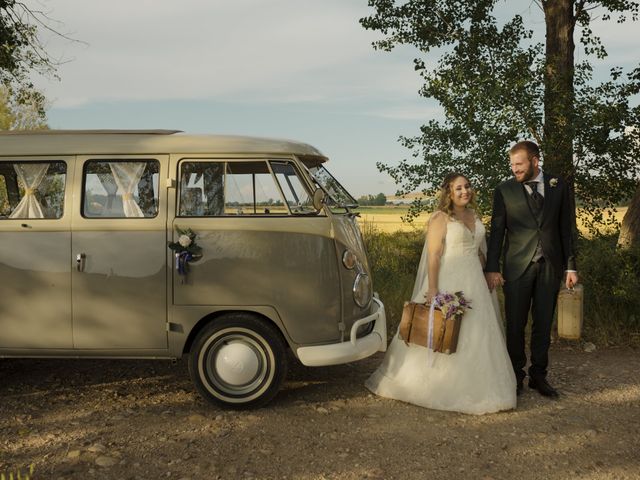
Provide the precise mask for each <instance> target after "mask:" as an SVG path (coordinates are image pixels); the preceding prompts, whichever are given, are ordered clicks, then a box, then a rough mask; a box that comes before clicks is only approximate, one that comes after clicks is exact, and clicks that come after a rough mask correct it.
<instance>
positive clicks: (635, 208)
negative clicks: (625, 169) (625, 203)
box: [618, 185, 640, 248]
mask: <svg viewBox="0 0 640 480" xmlns="http://www.w3.org/2000/svg"><path fill="white" fill-rule="evenodd" d="M639 244H640V185H638V188H636V193H635V194H634V195H633V198H632V199H631V203H630V204H629V208H628V209H627V213H625V215H624V218H623V219H622V227H621V229H620V236H619V237H618V246H619V247H622V248H628V247H630V246H632V245H639Z"/></svg>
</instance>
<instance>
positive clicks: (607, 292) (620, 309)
mask: <svg viewBox="0 0 640 480" xmlns="http://www.w3.org/2000/svg"><path fill="white" fill-rule="evenodd" d="M616 242H617V235H609V236H600V237H595V238H593V239H584V238H583V239H580V241H579V243H578V269H579V272H578V273H579V275H580V282H581V283H582V284H583V285H584V292H585V293H584V329H583V330H584V332H583V333H584V338H585V340H589V341H592V342H594V343H598V344H601V345H611V344H616V345H625V344H627V345H628V344H632V343H636V342H638V340H640V337H639V335H640V248H639V247H635V248H630V249H627V250H624V249H620V248H618V247H617V246H616Z"/></svg>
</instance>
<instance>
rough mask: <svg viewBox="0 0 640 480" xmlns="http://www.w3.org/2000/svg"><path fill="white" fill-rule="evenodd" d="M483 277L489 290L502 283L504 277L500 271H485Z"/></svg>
mask: <svg viewBox="0 0 640 480" xmlns="http://www.w3.org/2000/svg"><path fill="white" fill-rule="evenodd" d="M484 278H485V279H486V280H487V287H489V290H493V289H494V288H496V287H497V286H498V285H500V286H502V285H504V278H502V274H501V273H500V272H487V273H485V274H484Z"/></svg>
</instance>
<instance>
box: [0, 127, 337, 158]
mask: <svg viewBox="0 0 640 480" xmlns="http://www.w3.org/2000/svg"><path fill="white" fill-rule="evenodd" d="M168 153H193V154H198V153H199V154H202V153H215V154H225V153H229V154H257V153H266V154H274V155H283V154H289V155H291V154H294V155H297V156H298V157H300V159H301V160H302V161H303V162H304V163H305V164H307V165H312V164H316V165H317V164H318V163H322V162H325V161H326V160H327V157H325V156H324V155H323V154H322V153H321V152H320V151H319V150H317V149H316V148H315V147H312V146H311V145H308V144H306V143H302V142H295V141H292V140H282V139H274V138H260V137H246V136H235V135H193V134H187V133H184V132H182V131H180V130H15V131H6V132H0V156H4V157H6V156H11V157H16V156H39V155H47V156H55V155H122V154H168Z"/></svg>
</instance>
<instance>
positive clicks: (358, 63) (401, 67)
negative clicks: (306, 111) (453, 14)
mask: <svg viewBox="0 0 640 480" xmlns="http://www.w3.org/2000/svg"><path fill="white" fill-rule="evenodd" d="M47 5H48V6H49V7H50V8H51V9H52V11H51V15H52V16H53V17H54V18H56V19H59V20H61V21H63V22H64V29H65V30H68V31H71V32H73V33H72V36H73V37H74V38H76V39H78V40H81V41H83V42H86V43H87V44H88V45H84V44H79V43H75V44H73V43H69V42H65V41H62V40H61V39H59V38H55V37H53V38H51V39H49V47H48V49H49V51H51V53H53V54H54V55H56V56H62V57H66V58H72V59H73V61H70V62H68V63H65V64H63V65H62V66H61V67H60V69H59V74H60V76H61V77H62V82H60V83H55V82H40V84H41V85H43V86H44V88H45V90H46V93H47V96H48V97H49V98H52V99H54V101H55V106H56V107H73V106H78V105H80V104H82V103H83V102H87V103H91V102H98V101H111V100H125V101H127V100H159V99H162V100H172V99H218V100H220V99H223V100H230V99H233V100H260V101H278V102H286V101H300V100H303V101H316V102H317V101H332V100H335V99H337V98H354V97H369V98H375V97H378V96H388V95H391V96H415V95H416V92H417V90H418V88H419V85H420V80H419V78H418V77H417V75H416V73H415V72H414V71H413V69H412V67H411V63H410V61H411V59H410V57H409V56H407V55H402V54H401V55H398V54H396V53H394V54H393V55H389V54H385V53H382V52H375V51H374V50H373V49H372V47H371V41H372V40H374V39H375V38H376V35H375V34H373V33H372V32H368V31H366V30H364V29H363V28H362V27H361V26H360V25H359V23H358V19H359V18H360V17H362V16H364V15H367V14H368V13H369V11H368V9H367V8H366V6H364V5H358V4H356V3H354V2H344V1H339V0H323V1H322V2H318V1H314V0H295V1H294V0H268V1H267V0H236V1H234V2H231V1H222V0H218V1H198V0H183V1H181V2H175V1H171V2H169V1H164V2H157V1H155V2H152V1H149V0H147V1H140V0H138V1H131V0H127V1H125V0H112V1H110V2H87V1H86V0H85V1H81V0H66V1H59V2H51V3H49V4H47Z"/></svg>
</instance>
